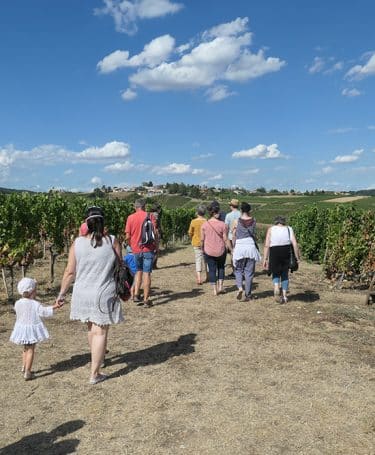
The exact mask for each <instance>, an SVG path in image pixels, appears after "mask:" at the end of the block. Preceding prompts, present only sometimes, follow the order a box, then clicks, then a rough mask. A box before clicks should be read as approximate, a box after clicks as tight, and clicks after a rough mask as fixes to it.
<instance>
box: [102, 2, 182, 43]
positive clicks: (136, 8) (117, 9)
mask: <svg viewBox="0 0 375 455" xmlns="http://www.w3.org/2000/svg"><path fill="white" fill-rule="evenodd" d="M103 2H104V7H102V8H96V9H95V10H94V13H95V14H97V15H102V14H104V15H110V16H112V17H113V20H114V22H115V27H116V31H118V32H121V33H127V34H129V35H133V34H135V33H136V32H137V30H138V27H137V21H138V20H139V19H154V18H157V17H163V16H166V15H167V14H175V13H177V12H178V11H180V10H181V8H183V5H182V4H181V3H175V2H174V1H171V0H103Z"/></svg>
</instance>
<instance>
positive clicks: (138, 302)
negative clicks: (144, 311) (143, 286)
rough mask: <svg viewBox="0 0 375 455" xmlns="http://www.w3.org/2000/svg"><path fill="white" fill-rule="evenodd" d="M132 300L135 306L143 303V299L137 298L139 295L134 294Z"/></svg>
mask: <svg viewBox="0 0 375 455" xmlns="http://www.w3.org/2000/svg"><path fill="white" fill-rule="evenodd" d="M133 302H134V303H135V304H136V305H137V306H142V305H143V300H141V299H140V298H139V295H135V296H134V297H133Z"/></svg>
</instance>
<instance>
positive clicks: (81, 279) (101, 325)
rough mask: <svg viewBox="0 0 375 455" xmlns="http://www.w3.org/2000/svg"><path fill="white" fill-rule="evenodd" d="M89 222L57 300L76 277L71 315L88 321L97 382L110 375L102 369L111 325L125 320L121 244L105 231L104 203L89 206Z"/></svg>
mask: <svg viewBox="0 0 375 455" xmlns="http://www.w3.org/2000/svg"><path fill="white" fill-rule="evenodd" d="M86 223H87V228H88V232H87V234H86V235H84V236H80V237H77V238H76V239H75V241H74V243H73V245H72V246H71V248H70V251H69V259H68V264H67V266H66V269H65V272H64V276H63V279H62V283H61V289H60V293H59V296H58V297H57V302H61V301H64V298H65V294H66V292H67V291H68V289H69V287H70V285H71V283H72V281H73V279H74V285H73V294H72V302H71V311H70V319H72V320H78V321H81V322H84V323H86V324H87V328H88V342H89V346H90V350H91V376H90V380H89V382H90V384H97V383H99V382H102V381H104V380H105V379H107V376H106V375H104V374H101V373H100V367H101V365H102V363H103V360H104V355H105V351H106V347H107V338H108V329H109V326H110V325H111V324H117V323H119V322H121V321H123V316H122V311H121V304H120V300H119V299H118V297H117V296H116V289H115V281H114V277H113V272H114V267H115V261H116V257H115V254H117V255H118V257H119V258H121V246H120V244H119V242H118V241H117V239H115V238H114V237H113V236H108V235H106V234H105V233H104V213H103V211H102V209H101V208H100V207H90V208H89V209H88V211H87V216H86Z"/></svg>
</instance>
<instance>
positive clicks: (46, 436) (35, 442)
mask: <svg viewBox="0 0 375 455" xmlns="http://www.w3.org/2000/svg"><path fill="white" fill-rule="evenodd" d="M84 425H85V422H84V421H83V420H71V421H70V422H66V423H63V424H62V425H60V426H58V427H56V428H55V429H53V430H52V431H50V432H49V433H47V432H46V431H41V432H40V433H34V434H31V435H30V436H25V437H23V438H22V439H20V440H19V441H17V442H14V443H13V444H10V445H8V446H6V447H3V448H2V449H0V454H1V455H44V454H45V455H66V454H68V453H77V452H78V449H77V448H78V444H79V442H80V441H79V439H66V440H64V441H58V442H57V441H56V439H58V438H61V437H64V436H66V435H68V434H69V433H73V432H75V431H77V430H79V429H80V428H82V427H83V426H84Z"/></svg>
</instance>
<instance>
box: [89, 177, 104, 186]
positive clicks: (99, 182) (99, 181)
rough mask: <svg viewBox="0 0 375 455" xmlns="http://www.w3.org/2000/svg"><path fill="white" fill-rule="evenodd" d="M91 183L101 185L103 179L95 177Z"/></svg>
mask: <svg viewBox="0 0 375 455" xmlns="http://www.w3.org/2000/svg"><path fill="white" fill-rule="evenodd" d="M90 183H92V184H93V185H101V183H102V179H101V178H100V177H93V178H92V179H91V180H90Z"/></svg>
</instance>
